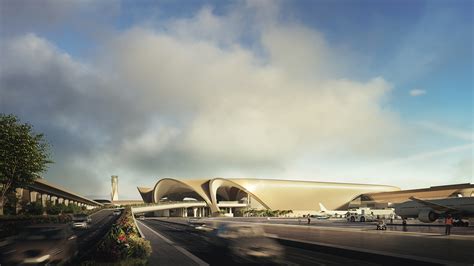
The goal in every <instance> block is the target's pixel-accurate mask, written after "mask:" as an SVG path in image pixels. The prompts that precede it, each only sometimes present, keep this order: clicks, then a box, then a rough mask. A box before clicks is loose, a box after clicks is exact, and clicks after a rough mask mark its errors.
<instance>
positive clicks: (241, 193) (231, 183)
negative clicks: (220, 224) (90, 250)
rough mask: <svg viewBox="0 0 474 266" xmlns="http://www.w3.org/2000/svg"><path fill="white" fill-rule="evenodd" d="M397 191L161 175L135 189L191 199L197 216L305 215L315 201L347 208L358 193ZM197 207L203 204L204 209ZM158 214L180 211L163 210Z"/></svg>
mask: <svg viewBox="0 0 474 266" xmlns="http://www.w3.org/2000/svg"><path fill="white" fill-rule="evenodd" d="M399 190H400V189H399V188H398V187H394V186H386V185H369V184H352V183H333V182H313V181H294V180H271V179H253V178H252V179H247V178H241V179H240V178H232V179H227V178H212V179H175V178H163V179H160V180H159V181H158V182H157V183H156V184H155V186H154V187H153V188H143V187H139V188H138V191H139V192H140V195H141V196H142V198H143V201H144V202H145V203H170V202H190V203H191V202H192V201H195V202H196V204H194V206H197V207H195V208H197V210H196V209H194V210H195V211H194V212H195V213H197V216H200V215H203V216H208V215H215V214H216V213H230V214H232V213H235V211H236V210H239V209H241V208H264V209H271V210H292V211H293V213H295V214H298V213H301V214H306V213H308V212H311V211H315V210H319V203H323V204H324V205H325V206H326V207H327V208H331V209H344V208H346V209H347V207H348V206H349V205H348V204H349V203H350V202H351V200H353V199H354V198H356V197H357V196H359V195H361V194H367V193H376V192H390V191H399ZM198 202H201V203H202V205H198V204H197V203H198ZM200 206H204V207H202V208H204V210H203V209H201V207H200ZM185 212H186V211H185ZM162 215H163V216H168V215H171V216H174V215H183V213H182V211H181V212H179V213H174V214H173V213H172V212H171V213H170V212H169V211H168V212H166V211H165V212H163V213H162ZM184 215H186V214H184ZM193 215H194V214H193Z"/></svg>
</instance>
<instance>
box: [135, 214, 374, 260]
mask: <svg viewBox="0 0 474 266" xmlns="http://www.w3.org/2000/svg"><path fill="white" fill-rule="evenodd" d="M183 221H184V220H173V219H170V220H167V219H164V220H160V219H146V220H144V221H139V222H138V223H139V226H140V227H141V229H142V232H143V233H144V235H145V238H146V239H148V240H150V241H151V244H152V250H153V253H152V258H151V259H150V260H149V264H150V265H158V264H159V265H197V264H199V263H198V262H196V261H195V260H193V261H192V262H191V260H192V259H191V260H190V258H188V257H187V255H186V254H183V253H182V252H181V251H180V250H178V249H173V247H179V249H185V250H186V251H187V253H191V254H192V255H193V256H195V257H198V258H199V260H200V261H201V262H202V263H207V264H210V265H232V264H237V263H235V262H233V261H231V254H229V252H228V251H227V250H225V249H222V248H221V247H219V246H217V245H216V244H215V243H214V242H213V239H212V237H211V235H210V233H205V232H202V231H198V230H195V229H194V228H192V227H190V226H188V225H187V224H186V223H185V222H183ZM154 235H155V236H154ZM157 235H160V236H162V237H164V238H165V239H168V240H169V241H171V243H172V244H169V243H168V244H167V245H164V243H165V244H166V241H163V238H161V237H156V236H157ZM278 242H279V244H280V245H281V246H282V247H283V249H284V253H285V256H284V259H285V261H284V262H281V263H282V264H286V265H341V264H346V265H381V264H383V263H379V262H373V261H371V260H366V259H363V258H357V259H354V258H351V257H347V256H341V255H338V254H337V253H332V254H331V253H328V252H319V251H318V250H315V249H314V246H312V245H309V246H308V245H299V244H297V243H295V242H293V241H286V240H282V241H278ZM154 254H155V255H154ZM160 258H161V260H159V259H160ZM165 258H168V259H165ZM167 260H168V261H167ZM202 263H201V264H202Z"/></svg>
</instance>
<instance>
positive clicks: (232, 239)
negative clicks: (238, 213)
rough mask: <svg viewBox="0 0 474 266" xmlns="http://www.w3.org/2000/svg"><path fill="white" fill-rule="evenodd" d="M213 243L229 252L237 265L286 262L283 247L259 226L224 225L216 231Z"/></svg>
mask: <svg viewBox="0 0 474 266" xmlns="http://www.w3.org/2000/svg"><path fill="white" fill-rule="evenodd" d="M213 243H214V244H216V245H217V246H218V247H219V248H221V249H225V250H226V251H227V252H229V253H230V254H231V258H232V260H233V261H234V262H237V263H277V264H281V263H283V262H284V249H283V247H282V246H281V245H280V244H278V243H277V242H276V241H275V240H274V239H271V238H269V237H267V235H266V234H265V232H264V231H263V228H262V227H260V226H258V225H237V224H222V225H220V226H219V227H218V228H217V230H215V231H214V239H213Z"/></svg>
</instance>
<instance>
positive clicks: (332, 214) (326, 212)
mask: <svg viewBox="0 0 474 266" xmlns="http://www.w3.org/2000/svg"><path fill="white" fill-rule="evenodd" d="M319 209H320V210H321V211H320V212H319V213H320V215H327V216H330V217H343V216H345V215H346V213H347V211H334V210H328V209H326V207H324V205H323V204H322V203H321V202H320V203H319Z"/></svg>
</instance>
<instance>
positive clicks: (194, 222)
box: [188, 218, 214, 232]
mask: <svg viewBox="0 0 474 266" xmlns="http://www.w3.org/2000/svg"><path fill="white" fill-rule="evenodd" d="M188 225H189V226H191V227H192V228H194V229H195V230H198V231H204V232H210V231H213V230H214V229H213V228H211V227H208V226H207V225H206V221H205V220H204V219H202V218H190V219H189V220H188Z"/></svg>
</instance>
